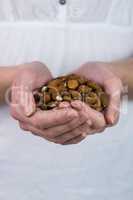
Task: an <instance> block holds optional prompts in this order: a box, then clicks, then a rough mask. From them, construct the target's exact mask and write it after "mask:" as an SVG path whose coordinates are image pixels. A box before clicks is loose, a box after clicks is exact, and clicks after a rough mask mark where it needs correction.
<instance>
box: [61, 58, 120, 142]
mask: <svg viewBox="0 0 133 200" xmlns="http://www.w3.org/2000/svg"><path fill="white" fill-rule="evenodd" d="M73 73H74V74H78V75H80V76H84V77H86V78H87V79H88V80H92V81H95V82H97V83H99V84H101V85H102V86H103V87H104V89H105V92H106V93H107V94H108V95H109V106H108V108H107V110H106V112H105V114H104V115H103V114H102V113H100V112H98V111H95V110H94V109H92V108H90V107H88V105H86V104H85V103H82V102H80V101H74V102H72V103H71V106H72V107H73V108H75V109H76V110H78V112H79V115H80V116H82V114H83V113H84V114H85V113H86V116H88V117H87V120H86V123H85V124H83V125H82V126H80V127H78V129H77V130H76V129H75V130H74V131H77V132H81V133H82V134H81V135H82V136H83V135H84V137H86V136H87V135H91V134H94V133H100V132H103V131H104V130H105V128H106V127H109V126H114V125H115V124H116V123H117V122H118V119H119V110H120V99H121V93H122V82H121V80H120V79H119V78H118V77H117V76H116V75H114V74H113V73H112V72H111V71H110V70H109V64H106V63H93V62H92V63H86V64H84V65H82V66H81V67H80V68H79V69H77V70H76V71H74V72H73ZM88 120H89V125H87V121H88ZM90 124H91V125H90ZM82 139H83V138H81V137H77V138H74V139H72V140H70V141H67V142H66V143H65V144H75V143H79V142H80V141H81V140H82Z"/></svg>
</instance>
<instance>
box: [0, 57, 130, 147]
mask: <svg viewBox="0 0 133 200" xmlns="http://www.w3.org/2000/svg"><path fill="white" fill-rule="evenodd" d="M132 65H133V60H130V61H129V60H128V61H124V62H122V61H120V62H115V63H100V62H97V63H85V64H84V65H82V66H80V67H79V68H78V69H77V70H76V71H74V72H72V73H77V74H80V75H83V76H86V78H88V79H92V80H94V81H96V82H98V83H100V84H102V85H103V86H104V88H105V90H106V92H107V93H108V94H109V96H110V104H109V107H108V109H107V111H106V113H105V115H103V114H101V113H99V112H97V111H95V110H93V109H91V108H88V106H86V105H85V104H84V103H82V102H79V101H74V102H72V103H71V104H68V103H62V104H61V105H60V107H59V108H58V109H54V110H52V111H40V110H37V111H36V110H35V109H36V108H35V102H34V99H33V94H32V92H33V90H34V89H36V88H38V87H41V86H42V85H44V84H45V83H46V82H47V81H48V80H51V79H52V78H53V77H52V75H51V73H50V72H49V70H48V68H47V67H46V66H45V65H44V64H42V63H40V62H32V63H27V64H24V65H20V66H17V67H15V68H13V69H12V70H11V68H10V69H7V70H9V72H10V70H11V72H10V73H8V78H7V79H3V81H2V79H1V82H2V84H1V88H2V91H3V93H2V94H3V96H4V93H5V92H4V91H6V88H7V87H9V86H10V85H11V83H12V104H11V115H12V116H13V117H14V118H15V119H16V120H17V121H19V124H20V127H21V128H22V129H23V130H25V131H30V132H32V133H33V134H34V135H37V136H40V137H42V138H45V139H47V140H48V141H51V142H54V143H57V144H63V145H68V144H77V143H79V142H81V141H82V140H83V139H84V138H86V136H87V135H91V134H94V133H100V132H103V131H104V130H105V128H107V127H108V126H113V125H115V124H116V123H117V121H118V118H119V106H120V96H121V93H122V82H123V83H124V81H125V82H126V84H128V85H129V87H130V88H132V87H131V86H132V85H133V83H132V77H131V75H129V74H130V73H128V70H129V69H130V70H131V66H132ZM107 69H108V70H107ZM116 69H117V70H116ZM3 74H5V72H4V71H3V69H2V70H1V68H0V75H1V77H3ZM6 74H7V71H6ZM129 77H130V80H129ZM7 80H8V81H7ZM20 88H21V89H22V91H21V90H20ZM20 91H21V92H20ZM25 93H26V94H28V99H27V98H24V96H25V95H23V94H25ZM2 99H3V98H2ZM29 105H30V106H29Z"/></svg>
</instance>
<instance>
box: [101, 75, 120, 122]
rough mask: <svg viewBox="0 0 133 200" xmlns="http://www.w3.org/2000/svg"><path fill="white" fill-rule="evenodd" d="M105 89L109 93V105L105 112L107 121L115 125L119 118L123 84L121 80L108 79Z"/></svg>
mask: <svg viewBox="0 0 133 200" xmlns="http://www.w3.org/2000/svg"><path fill="white" fill-rule="evenodd" d="M105 91H106V93H108V94H109V106H108V108H107V111H106V112H105V117H106V120H107V123H108V124H110V125H114V124H116V123H117V121H118V119H119V112H120V102H121V91H122V84H121V82H120V81H119V80H112V79H111V80H108V81H106V83H105Z"/></svg>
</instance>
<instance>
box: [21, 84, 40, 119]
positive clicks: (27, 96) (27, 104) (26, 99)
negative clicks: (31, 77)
mask: <svg viewBox="0 0 133 200" xmlns="http://www.w3.org/2000/svg"><path fill="white" fill-rule="evenodd" d="M19 106H20V107H21V108H22V110H23V113H24V115H25V116H26V117H30V116H31V115H33V114H34V113H35V111H36V104H35V100H34V97H33V94H32V91H30V90H29V89H28V88H26V87H21V89H20V95H19Z"/></svg>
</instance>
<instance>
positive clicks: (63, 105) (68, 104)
mask: <svg viewBox="0 0 133 200" xmlns="http://www.w3.org/2000/svg"><path fill="white" fill-rule="evenodd" d="M70 107H71V105H70V103H69V102H66V101H64V102H61V103H60V104H59V106H58V108H70Z"/></svg>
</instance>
